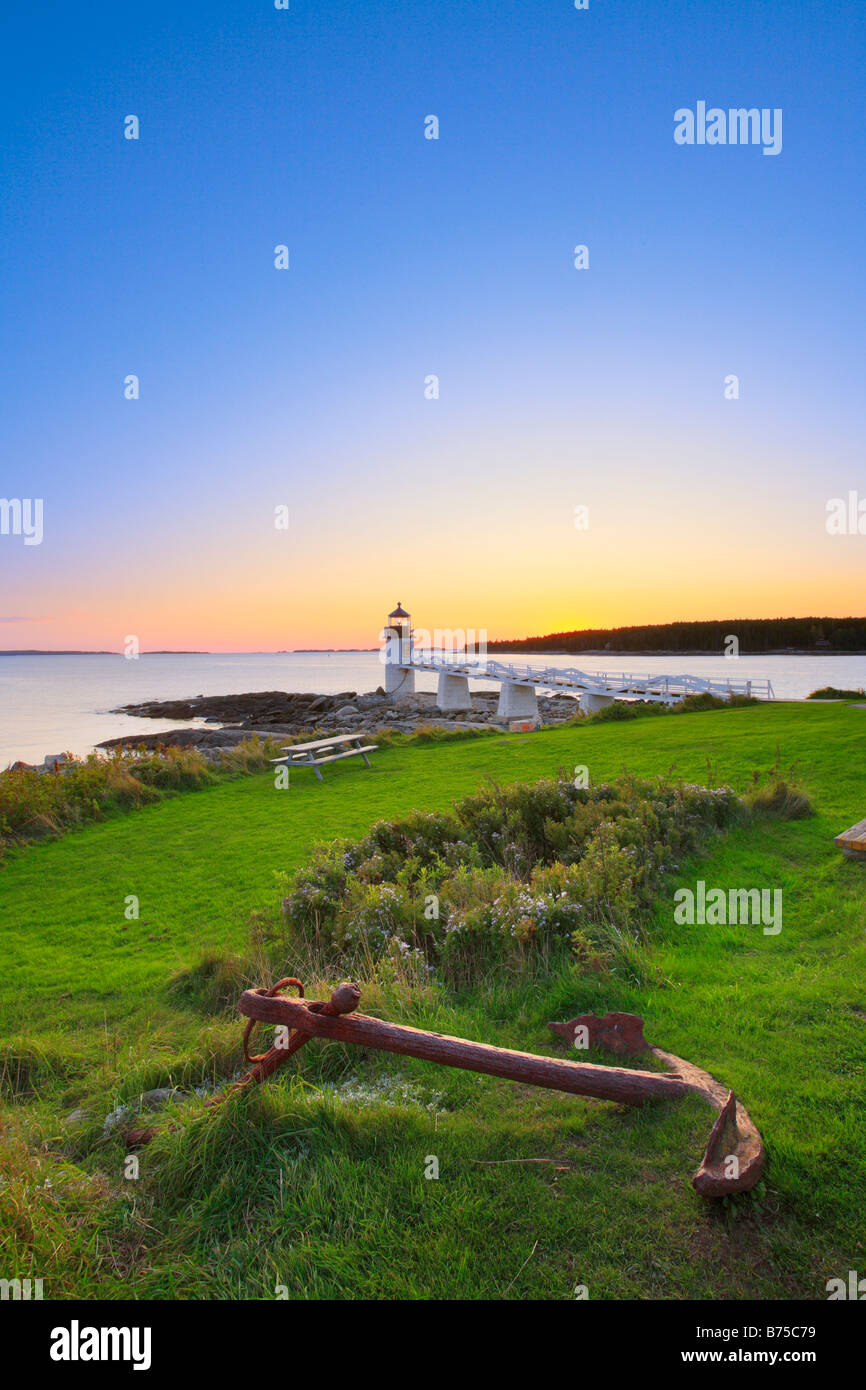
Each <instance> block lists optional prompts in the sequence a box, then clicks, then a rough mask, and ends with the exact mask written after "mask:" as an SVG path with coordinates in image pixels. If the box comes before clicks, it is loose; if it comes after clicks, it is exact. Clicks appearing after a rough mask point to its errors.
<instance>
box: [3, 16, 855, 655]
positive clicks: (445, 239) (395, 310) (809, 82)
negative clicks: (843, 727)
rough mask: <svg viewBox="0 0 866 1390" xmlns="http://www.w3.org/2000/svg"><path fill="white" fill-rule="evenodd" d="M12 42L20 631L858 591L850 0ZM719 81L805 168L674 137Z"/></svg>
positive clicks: (835, 602) (79, 21)
mask: <svg viewBox="0 0 866 1390" xmlns="http://www.w3.org/2000/svg"><path fill="white" fill-rule="evenodd" d="M4 29H5V36H4V43H3V53H4V57H3V60H2V61H3V66H4V69H5V71H4V74H3V83H2V89H0V107H2V121H3V126H4V128H5V130H4V139H3V141H2V142H0V182H2V187H3V190H4V196H3V214H2V215H3V229H4V238H3V250H2V261H0V270H2V301H3V302H2V310H3V324H4V327H3V330H2V364H0V365H2V371H0V392H2V419H3V426H2V430H3V434H2V458H3V468H2V474H0V495H3V496H6V497H13V496H18V497H36V496H38V497H42V498H44V506H45V537H44V540H43V543H42V545H40V546H38V547H35V546H34V547H29V548H24V547H23V546H22V545H21V544H20V543H19V538H17V537H11V536H5V537H0V584H2V594H0V617H3V616H5V617H7V618H8V617H10V616H14V617H16V618H20V617H23V618H26V619H27V620H28V621H27V622H26V623H20V622H16V623H14V624H12V623H10V624H6V625H4V627H3V629H2V635H0V646H17V647H20V646H55V647H57V646H90V645H94V646H108V647H112V648H119V647H120V645H121V644H122V640H123V636H124V634H125V633H127V632H141V634H142V637H143V643H144V645H145V646H148V645H149V646H163V645H178V646H180V645H183V646H197V647H201V646H211V647H226V648H229V649H241V648H250V649H255V648H258V647H275V646H276V647H282V646H292V645H298V646H302V645H308V644H309V643H310V642H311V641H312V640H313V639H314V638H316V639H317V644H324V643H325V642H326V641H333V642H334V643H335V644H338V645H342V644H344V643H350V642H355V641H364V639H365V638H367V637H369V635H370V632H369V630H370V629H372V628H373V627H374V626H375V625H376V623H377V622H378V621H379V620H380V617H381V612H380V610H381V611H382V612H387V611H388V609H389V608H390V607H391V606H392V605H393V602H394V601H395V600H396V598H397V597H398V596H399V597H402V598H404V600H405V601H407V602H410V603H411V604H412V606H413V612H414V614H415V616H416V619H418V620H419V621H421V622H422V623H424V625H425V626H427V627H431V628H432V627H433V626H435V625H442V626H454V627H457V626H464V627H468V626H476V627H482V626H486V627H488V628H489V630H490V633H491V636H492V635H494V634H495V635H498V636H506V635H519V634H520V633H521V632H523V631H526V630H530V631H539V630H545V629H546V628H558V627H562V626H582V625H585V624H587V625H588V624H595V623H604V622H610V623H618V622H629V621H634V622H646V621H653V620H657V621H665V620H669V619H672V618H680V617H703V616H705V617H710V616H731V615H736V614H737V613H743V614H744V615H745V614H747V613H748V614H753V615H762V614H763V615H770V614H774V613H781V612H800V613H805V612H807V611H810V612H811V611H817V610H820V611H822V612H823V611H827V612H836V613H840V614H841V613H846V612H853V611H857V612H860V611H862V610H863V603H862V600H861V598H860V583H861V582H860V575H861V574H862V570H863V565H862V559H863V546H864V545H866V539H864V538H862V537H854V536H852V537H842V538H840V537H834V538H830V537H828V536H827V535H826V532H825V529H824V512H825V504H826V501H827V499H828V498H830V497H833V496H836V495H841V494H844V493H846V492H847V491H848V490H849V489H850V488H857V487H858V485H860V486H861V487H862V489H863V491H864V493H866V478H864V469H863V465H862V439H863V425H864V419H863V416H864V406H863V399H864V392H863V388H862V381H861V377H862V364H863V360H864V355H863V337H864V328H863V317H864V316H863V311H862V309H863V288H864V283H863V282H864V270H863V257H862V246H863V231H864V228H863V193H862V190H863V174H864V158H863V155H864V133H863V103H862V73H863V63H864V37H866V13H864V7H863V6H862V5H856V4H853V3H844V0H843V3H836V4H833V5H832V6H828V5H818V4H813V3H809V4H806V3H792V2H791V0H781V3H774V4H772V5H765V4H758V3H746V2H745V0H743V3H740V4H730V3H722V0H718V2H717V0H700V2H699V3H691V4H687V3H679V2H678V0H668V2H667V3H657V4H649V3H647V4H637V3H635V2H634V0H630V3H625V2H624V0H623V3H613V2H612V0H590V7H589V9H588V10H587V11H576V10H575V9H574V6H573V3H571V0H568V2H567V0H545V3H544V4H542V3H510V4H509V3H499V4H483V3H474V4H465V3H464V4H457V3H450V0H446V2H445V3H437V4H421V3H415V2H414V0H408V3H399V4H398V3H396V0H395V2H394V3H391V4H381V3H376V2H375V0H366V2H365V3H364V4H363V5H362V4H350V3H336V2H335V0H321V3H317V4H314V3H305V0H291V8H290V10H289V11H288V12H284V11H277V10H275V9H274V8H273V5H272V4H269V3H266V2H265V0H248V3H245V4H240V3H234V4H229V3H192V4H184V5H182V6H178V5H176V4H175V5H170V4H154V3H140V4H131V5H122V6H108V5H102V4H93V5H88V6H86V7H72V6H69V5H61V4H47V5H40V6H39V7H38V8H37V9H34V10H33V11H32V13H25V12H21V13H19V14H18V15H16V16H12V17H11V18H10V19H7V20H6V21H5V24H4ZM698 99H705V100H707V102H708V103H709V104H710V105H718V106H720V107H723V108H727V107H729V106H733V107H738V106H746V107H751V106H756V107H771V108H776V107H780V108H782V110H783V113H784V119H783V149H782V152H781V154H780V155H779V156H778V157H775V158H768V157H765V156H763V155H762V153H761V150H760V149H759V148H755V147H733V146H730V147H724V148H707V147H703V148H699V147H691V148H683V147H679V146H677V145H676V144H675V143H674V140H673V125H674V120H673V116H674V111H675V110H676V109H677V108H679V107H682V106H691V107H694V105H695V103H696V101H697V100H698ZM130 113H134V114H136V115H138V117H139V119H140V123H141V133H140V139H139V140H138V141H127V140H125V139H124V138H123V122H124V118H125V117H126V116H127V115H128V114H130ZM431 113H433V114H436V115H437V116H438V118H439V121H440V138H439V140H438V141H428V140H425V139H424V133H423V131H424V118H425V116H427V115H428V114H431ZM278 243H285V244H287V245H288V246H289V248H290V257H291V267H290V269H289V270H288V271H285V272H282V271H277V270H275V269H274V264H273V248H274V246H275V245H276V244H278ZM577 243H584V244H586V245H587V246H588V247H589V252H590V267H589V269H588V270H587V271H576V270H575V269H574V266H573V264H572V248H573V247H574V245H575V244H577ZM128 373H136V374H137V375H139V377H140V381H141V398H140V399H139V400H138V401H127V400H125V399H124V395H123V381H124V378H125V376H126V375H127V374H128ZM429 373H436V374H437V375H438V376H439V379H440V397H439V399H438V400H436V401H429V400H425V398H424V394H423V383H424V379H425V377H426V376H427V374H429ZM728 373H736V374H737V375H738V376H739V378H740V393H741V394H740V399H739V400H737V401H736V402H731V401H726V400H725V399H724V396H723V381H724V378H725V376H726V375H727V374H728ZM283 502H285V503H287V504H288V505H289V506H290V510H291V526H290V532H289V534H288V536H286V535H281V536H275V535H274V528H273V521H272V516H273V509H274V506H275V505H276V504H279V503H283ZM582 503H586V504H588V505H589V507H590V517H591V526H590V529H589V531H588V532H586V533H584V534H580V533H576V532H575V529H574V526H573V522H572V514H573V511H574V507H575V505H577V504H582ZM684 573H686V574H688V576H689V582H688V584H685V585H684V584H683V582H682V580H683V574H684ZM4 638H5V640H4ZM364 644H365V645H366V644H367V643H366V642H365V643H364Z"/></svg>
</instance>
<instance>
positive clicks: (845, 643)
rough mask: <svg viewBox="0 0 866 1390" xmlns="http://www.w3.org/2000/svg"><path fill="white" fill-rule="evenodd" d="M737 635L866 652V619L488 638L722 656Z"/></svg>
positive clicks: (758, 645)
mask: <svg viewBox="0 0 866 1390" xmlns="http://www.w3.org/2000/svg"><path fill="white" fill-rule="evenodd" d="M731 636H734V637H736V638H737V640H738V642H739V650H740V653H741V655H748V654H750V653H752V654H754V655H756V656H757V655H761V656H768V655H774V654H775V655H782V654H785V653H788V652H797V653H811V654H815V655H824V656H828V655H848V656H850V655H859V654H862V653H864V652H866V618H725V619H721V618H719V619H712V620H709V621H703V622H681V623H651V624H647V625H646V626H643V627H612V628H579V629H577V630H575V631H572V632H548V633H546V634H545V636H543V637H516V638H509V639H508V640H507V641H502V640H500V641H497V642H488V643H487V650H488V652H504V651H525V652H549V653H554V652H556V653H571V652H590V651H591V652H607V651H611V652H647V653H653V654H654V655H661V654H662V653H667V652H670V653H671V654H682V655H693V656H694V655H698V654H700V655H707V656H718V655H720V654H722V653H723V652H724V650H725V642H726V639H727V638H728V637H731Z"/></svg>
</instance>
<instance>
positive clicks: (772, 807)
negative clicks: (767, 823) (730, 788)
mask: <svg viewBox="0 0 866 1390" xmlns="http://www.w3.org/2000/svg"><path fill="white" fill-rule="evenodd" d="M745 801H746V805H747V806H748V808H749V810H750V811H751V812H752V813H753V814H754V815H758V816H764V817H766V818H767V819H768V820H806V819H807V818H808V817H809V816H814V814H815V808H814V806H813V805H812V803H811V801H810V800H809V798H808V796H806V795H805V793H804V792H801V791H798V790H797V788H796V787H792V786H790V785H789V784H788V783H787V782H786V781H785V780H784V779H783V778H777V779H776V780H775V781H774V782H772V783H771V784H770V785H769V786H766V787H757V788H755V789H753V790H752V791H749V792H747V793H746V797H745Z"/></svg>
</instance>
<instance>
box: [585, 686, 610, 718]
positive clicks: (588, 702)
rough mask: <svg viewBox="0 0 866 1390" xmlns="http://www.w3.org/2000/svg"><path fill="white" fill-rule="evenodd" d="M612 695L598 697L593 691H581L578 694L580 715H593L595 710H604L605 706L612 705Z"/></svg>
mask: <svg viewBox="0 0 866 1390" xmlns="http://www.w3.org/2000/svg"><path fill="white" fill-rule="evenodd" d="M613 700H614V697H613V695H599V694H597V693H596V692H595V691H594V690H582V691H581V692H580V702H579V703H580V712H581V714H595V713H596V711H597V710H600V709H604V708H605V706H606V705H612V704H613Z"/></svg>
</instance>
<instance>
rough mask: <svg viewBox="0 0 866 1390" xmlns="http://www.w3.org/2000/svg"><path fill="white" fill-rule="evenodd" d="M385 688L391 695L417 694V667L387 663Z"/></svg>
mask: <svg viewBox="0 0 866 1390" xmlns="http://www.w3.org/2000/svg"><path fill="white" fill-rule="evenodd" d="M385 689H386V691H387V692H388V694H389V695H414V694H415V668H414V667H413V666H395V665H393V664H392V663H391V662H390V661H387V662H386V663H385Z"/></svg>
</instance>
